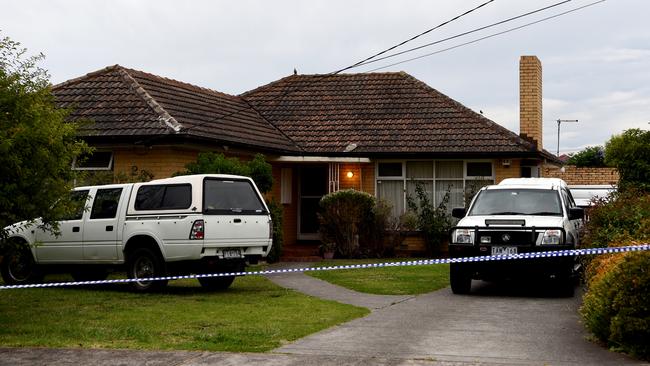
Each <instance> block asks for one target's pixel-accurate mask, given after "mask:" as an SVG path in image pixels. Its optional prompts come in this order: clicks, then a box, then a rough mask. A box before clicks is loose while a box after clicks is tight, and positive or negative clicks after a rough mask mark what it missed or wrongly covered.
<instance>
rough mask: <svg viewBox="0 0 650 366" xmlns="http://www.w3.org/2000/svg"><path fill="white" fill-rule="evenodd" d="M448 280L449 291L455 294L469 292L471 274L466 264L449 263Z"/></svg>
mask: <svg viewBox="0 0 650 366" xmlns="http://www.w3.org/2000/svg"><path fill="white" fill-rule="evenodd" d="M449 282H450V284H451V292H453V293H454V294H456V295H465V294H469V292H470V290H471V288H472V275H471V273H470V272H469V271H468V270H467V266H463V265H461V264H460V263H451V264H450V266H449Z"/></svg>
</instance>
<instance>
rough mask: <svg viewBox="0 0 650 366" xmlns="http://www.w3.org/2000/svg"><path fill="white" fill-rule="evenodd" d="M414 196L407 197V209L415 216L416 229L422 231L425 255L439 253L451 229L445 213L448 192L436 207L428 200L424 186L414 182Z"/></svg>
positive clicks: (449, 220)
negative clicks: (425, 248)
mask: <svg viewBox="0 0 650 366" xmlns="http://www.w3.org/2000/svg"><path fill="white" fill-rule="evenodd" d="M415 195H416V198H417V201H416V198H413V197H412V196H411V195H407V197H406V203H407V206H408V209H409V210H410V211H411V212H414V213H415V214H416V215H417V228H418V229H419V230H421V231H422V234H423V235H424V241H425V243H426V246H427V255H437V254H439V253H440V250H441V247H442V243H443V242H444V241H445V239H446V238H447V236H448V235H449V230H450V229H451V216H450V215H449V214H448V213H447V203H449V195H450V192H449V191H447V192H446V193H445V196H444V197H443V199H442V200H441V201H440V203H439V204H438V206H437V207H434V206H433V203H432V202H431V200H430V199H429V196H428V195H427V192H426V191H425V189H424V185H423V184H421V183H420V182H416V185H415Z"/></svg>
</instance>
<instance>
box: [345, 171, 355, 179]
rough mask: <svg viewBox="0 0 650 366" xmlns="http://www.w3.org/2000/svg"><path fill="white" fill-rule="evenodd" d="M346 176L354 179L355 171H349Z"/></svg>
mask: <svg viewBox="0 0 650 366" xmlns="http://www.w3.org/2000/svg"><path fill="white" fill-rule="evenodd" d="M345 175H346V176H347V177H348V178H352V177H354V172H353V171H349V172H347V173H346V174H345Z"/></svg>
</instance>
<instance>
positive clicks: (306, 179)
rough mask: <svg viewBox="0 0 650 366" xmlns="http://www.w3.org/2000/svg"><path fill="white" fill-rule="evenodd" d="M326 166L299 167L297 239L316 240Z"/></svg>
mask: <svg viewBox="0 0 650 366" xmlns="http://www.w3.org/2000/svg"><path fill="white" fill-rule="evenodd" d="M327 180H328V177H327V166H326V165H314V166H305V167H302V168H300V186H299V190H300V199H299V206H298V213H299V219H298V239H299V240H318V239H319V237H318V226H319V224H318V215H317V212H318V207H319V206H318V203H319V202H320V199H321V197H323V196H324V195H326V194H327Z"/></svg>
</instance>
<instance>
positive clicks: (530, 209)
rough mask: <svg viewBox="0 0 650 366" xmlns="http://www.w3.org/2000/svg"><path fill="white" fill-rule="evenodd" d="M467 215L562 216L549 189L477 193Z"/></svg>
mask: <svg viewBox="0 0 650 366" xmlns="http://www.w3.org/2000/svg"><path fill="white" fill-rule="evenodd" d="M469 215H470V216H483V215H538V216H562V206H561V203H560V197H559V195H558V192H557V191H553V190H550V189H544V190H542V189H490V190H485V191H482V192H480V193H479V196H478V197H477V198H476V201H475V202H474V206H473V207H472V209H471V210H470V212H469Z"/></svg>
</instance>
